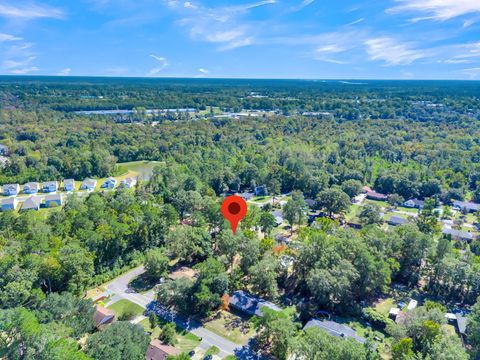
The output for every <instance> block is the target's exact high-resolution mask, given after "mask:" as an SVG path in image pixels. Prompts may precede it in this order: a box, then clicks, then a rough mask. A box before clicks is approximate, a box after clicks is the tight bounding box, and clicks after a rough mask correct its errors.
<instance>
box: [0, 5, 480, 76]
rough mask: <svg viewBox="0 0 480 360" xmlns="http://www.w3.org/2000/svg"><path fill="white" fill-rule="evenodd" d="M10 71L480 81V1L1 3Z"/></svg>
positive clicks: (1, 46) (3, 51) (5, 67)
mask: <svg viewBox="0 0 480 360" xmlns="http://www.w3.org/2000/svg"><path fill="white" fill-rule="evenodd" d="M0 74H17V75H24V74H25V75H26V74H28V75H74V76H81V75H95V76H141V77H143V76H150V77H238V78H314V79H327V78H335V79H338V78H344V79H375V78H376V79H480V0H381V1H380V0H379V1H377V0H375V1H364V0H335V1H331V0H288V1H287V0H258V1H256V0H252V1H240V0H233V1H220V0H198V1H197V0H190V1H180V0H178V1H175V0H74V1H73V0H69V1H60V0H58V1H56V0H50V1H47V0H31V1H30V0H27V1H22V0H0Z"/></svg>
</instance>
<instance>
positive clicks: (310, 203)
mask: <svg viewBox="0 0 480 360" xmlns="http://www.w3.org/2000/svg"><path fill="white" fill-rule="evenodd" d="M305 204H307V206H308V207H309V208H310V209H314V208H315V206H316V205H317V202H316V201H315V200H313V199H305Z"/></svg>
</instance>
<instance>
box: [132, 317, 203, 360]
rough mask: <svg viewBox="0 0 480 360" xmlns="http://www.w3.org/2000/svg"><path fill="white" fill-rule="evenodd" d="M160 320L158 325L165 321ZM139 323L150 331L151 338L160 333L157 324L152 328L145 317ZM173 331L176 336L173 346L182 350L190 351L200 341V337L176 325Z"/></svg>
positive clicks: (156, 336)
mask: <svg viewBox="0 0 480 360" xmlns="http://www.w3.org/2000/svg"><path fill="white" fill-rule="evenodd" d="M159 320H160V326H162V325H164V324H166V321H164V320H163V319H159ZM140 325H141V326H142V327H143V328H144V329H145V331H148V332H149V333H151V338H152V339H158V336H159V335H160V332H161V328H160V327H159V326H157V327H155V329H152V328H151V327H150V321H149V320H148V318H147V319H143V320H142V321H141V322H140ZM175 331H176V332H177V336H176V338H175V347H176V348H177V349H179V350H181V351H182V352H187V353H188V352H190V351H192V350H193V349H195V348H196V347H197V346H198V345H199V344H200V342H201V340H200V338H199V337H198V336H197V335H195V334H192V333H190V332H188V331H186V330H184V329H182V328H180V327H178V326H177V327H176V328H175Z"/></svg>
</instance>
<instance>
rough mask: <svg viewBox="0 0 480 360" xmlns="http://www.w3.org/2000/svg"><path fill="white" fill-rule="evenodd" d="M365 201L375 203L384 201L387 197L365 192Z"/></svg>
mask: <svg viewBox="0 0 480 360" xmlns="http://www.w3.org/2000/svg"><path fill="white" fill-rule="evenodd" d="M367 199H370V200H376V201H385V200H387V195H385V194H380V193H378V192H376V191H373V190H372V191H367Z"/></svg>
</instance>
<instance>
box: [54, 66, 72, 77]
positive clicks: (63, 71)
mask: <svg viewBox="0 0 480 360" xmlns="http://www.w3.org/2000/svg"><path fill="white" fill-rule="evenodd" d="M71 72H72V69H70V68H66V69H62V70H60V71H59V72H58V73H57V74H56V75H58V76H68V75H70V73H71Z"/></svg>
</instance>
